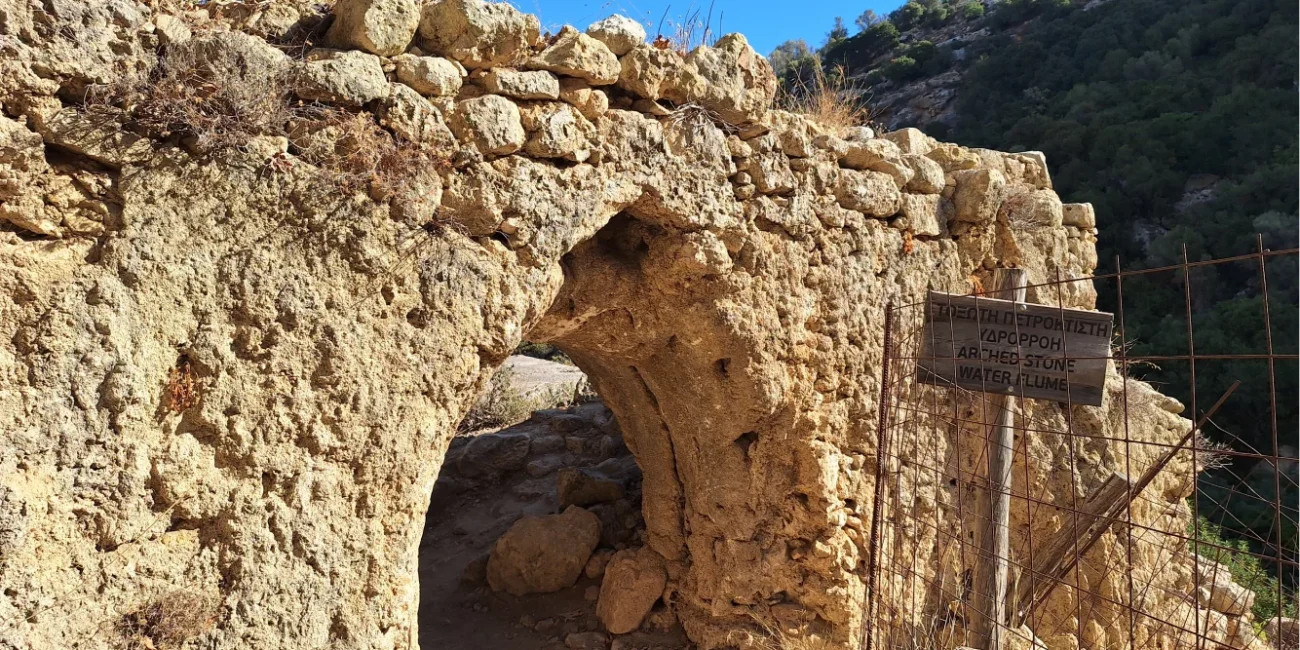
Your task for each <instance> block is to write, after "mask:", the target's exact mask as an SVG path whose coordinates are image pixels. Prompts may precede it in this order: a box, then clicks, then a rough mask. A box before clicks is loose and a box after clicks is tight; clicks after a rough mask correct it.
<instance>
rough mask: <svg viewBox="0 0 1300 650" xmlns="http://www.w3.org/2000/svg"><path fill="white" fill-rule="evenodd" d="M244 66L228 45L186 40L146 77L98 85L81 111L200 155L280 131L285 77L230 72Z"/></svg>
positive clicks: (253, 71) (284, 107)
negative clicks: (111, 119)
mask: <svg viewBox="0 0 1300 650" xmlns="http://www.w3.org/2000/svg"><path fill="white" fill-rule="evenodd" d="M243 65H244V62H242V61H239V60H238V59H237V58H236V56H235V55H234V54H232V53H231V52H230V50H229V49H227V48H219V47H206V46H204V44H203V43H202V42H200V41H197V40H196V41H192V42H191V43H189V44H186V45H185V46H182V47H173V48H169V49H168V51H167V52H166V53H165V54H164V55H163V56H161V57H160V58H159V61H158V64H157V65H156V66H155V67H154V69H153V70H152V71H151V72H150V74H149V75H148V77H147V78H144V79H139V80H134V81H123V82H120V83H118V84H116V85H113V86H107V87H101V88H97V89H96V90H95V91H94V92H92V93H90V94H89V96H88V97H87V101H86V109H87V111H88V112H90V113H92V114H100V115H104V116H111V117H125V118H126V125H127V127H128V128H130V129H132V130H134V131H138V132H140V133H141V134H143V135H147V136H149V137H151V138H155V139H164V140H165V139H169V138H176V139H178V140H180V141H181V142H183V143H185V144H186V145H187V146H189V147H191V148H193V149H197V150H200V151H212V150H216V149H222V148H226V147H233V146H238V145H240V144H243V143H244V142H246V141H247V140H248V138H249V137H252V136H257V135H270V134H278V133H280V132H282V131H283V130H284V127H285V124H286V123H287V122H288V119H289V117H290V108H289V84H288V83H287V79H285V78H284V74H282V73H279V72H275V71H270V70H260V69H250V70H245V71H244V74H230V71H232V70H241V69H242V68H243Z"/></svg>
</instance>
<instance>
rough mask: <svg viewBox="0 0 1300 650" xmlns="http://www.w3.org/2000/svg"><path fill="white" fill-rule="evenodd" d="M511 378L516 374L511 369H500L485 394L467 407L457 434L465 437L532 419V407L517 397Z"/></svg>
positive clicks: (518, 395)
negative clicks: (470, 433) (480, 431)
mask: <svg viewBox="0 0 1300 650" xmlns="http://www.w3.org/2000/svg"><path fill="white" fill-rule="evenodd" d="M514 378H515V372H514V371H513V370H511V369H510V368H501V369H500V370H498V371H497V372H496V374H494V375H492V379H490V380H488V387H487V390H486V391H484V392H483V394H482V395H480V396H479V398H478V400H477V401H475V402H474V405H473V406H471V407H470V409H469V412H468V413H466V414H465V417H464V419H462V420H461V422H460V426H458V427H457V431H458V432H460V433H467V432H470V431H478V430H480V429H489V428H497V427H508V426H510V425H512V424H518V423H520V422H523V421H524V420H527V419H528V416H530V415H532V412H533V406H534V403H533V402H532V401H531V400H529V399H527V398H526V397H524V396H523V395H521V394H520V393H519V391H518V390H517V389H516V388H515V386H514Z"/></svg>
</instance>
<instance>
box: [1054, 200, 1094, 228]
mask: <svg viewBox="0 0 1300 650" xmlns="http://www.w3.org/2000/svg"><path fill="white" fill-rule="evenodd" d="M1061 223H1063V224H1065V225H1067V226H1074V227H1075V228H1096V227H1097V213H1096V211H1095V210H1093V208H1092V204H1091V203H1066V204H1064V205H1062V206H1061Z"/></svg>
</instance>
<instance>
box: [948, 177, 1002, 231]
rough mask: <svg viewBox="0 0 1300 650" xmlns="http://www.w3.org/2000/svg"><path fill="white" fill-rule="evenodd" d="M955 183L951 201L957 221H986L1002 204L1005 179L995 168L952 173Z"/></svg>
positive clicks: (991, 217)
mask: <svg viewBox="0 0 1300 650" xmlns="http://www.w3.org/2000/svg"><path fill="white" fill-rule="evenodd" d="M953 179H954V180H955V181H956V183H957V189H956V192H955V193H954V194H953V199H952V200H953V203H954V204H955V205H956V208H957V212H956V215H955V218H956V219H957V220H958V221H966V222H969V223H987V222H989V221H992V220H993V217H994V216H996V215H997V212H998V208H999V207H1000V206H1001V205H1002V199H1003V198H1004V196H1003V195H1004V192H1005V187H1006V180H1005V179H1004V177H1003V176H1002V172H999V171H997V170H996V169H973V170H965V171H958V172H954V173H953Z"/></svg>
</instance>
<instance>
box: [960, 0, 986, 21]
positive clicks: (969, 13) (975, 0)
mask: <svg viewBox="0 0 1300 650" xmlns="http://www.w3.org/2000/svg"><path fill="white" fill-rule="evenodd" d="M961 17H962V18H965V19H966V20H979V19H980V18H983V17H984V3H983V2H980V1H979V0H971V1H970V2H967V3H965V4H963V5H962V6H961Z"/></svg>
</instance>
